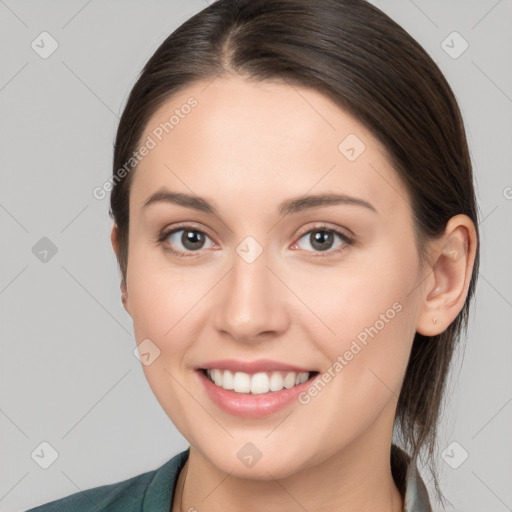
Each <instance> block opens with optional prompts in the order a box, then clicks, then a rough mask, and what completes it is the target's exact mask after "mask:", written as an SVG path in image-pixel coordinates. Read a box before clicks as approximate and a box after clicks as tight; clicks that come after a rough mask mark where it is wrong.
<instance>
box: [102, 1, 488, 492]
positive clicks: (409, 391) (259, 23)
mask: <svg viewBox="0 0 512 512" xmlns="http://www.w3.org/2000/svg"><path fill="white" fill-rule="evenodd" d="M226 73H236V74H238V75H239V76H242V77H243V78H245V79H247V80H254V81H264V80H282V81H285V82H286V83H289V84H294V85H298V86H303V87H312V88H315V89H316V90H318V91H320V92H322V93H323V94H325V95H326V96H328V97H329V98H330V99H331V100H333V101H334V102H335V103H336V104H338V105H339V106H340V107H341V108H342V109H344V110H345V111H347V112H348V113H349V114H351V115H353V116H354V117H355V118H356V119H358V120H359V121H360V122H361V123H362V124H364V125H365V126H366V127H367V128H368V129H369V130H370V131H371V133H372V134H373V135H374V136H375V137H376V138H377V139H378V140H379V141H380V142H381V143H382V144H383V145H384V147H385V148H386V149H387V151H388V155H389V159H390V162H391V164H392V165H393V167H394V168H395V170H396V172H397V173H398V175H399V176H400V178H401V179H402V181H403V183H404V184H405V186H406V188H407V190H408V192H409V200H410V203H411V207H412V210H413V217H414V225H415V232H416V237H417V246H418V252H419V255H420V257H421V259H422V261H424V256H425V248H426V244H427V242H428V241H429V240H430V239H433V238H436V237H438V236H440V235H442V234H443V232H444V229H445V226H446V223H447V221H448V220H449V219H450V218H451V217H452V216H454V215H457V214H460V213H462V214H466V215H467V216H469V217H470V218H471V220H472V221H473V223H474V225H475V230H476V236H477V239H478V238H479V237H478V220H477V205H476V200H475V193H474V189H473V176H472V166H471V160H470V155H469V150H468V145H467V140H466V135H465V130H464V124H463V119H462V116H461V113H460V110H459V107H458V105H457V101H456V99H455V96H454V93H453V92H452V89H451V88H450V86H449V84H448V83H447V81H446V79H445V78H444V76H443V74H442V73H441V71H440V70H439V68H438V67H437V66H436V64H435V63H434V61H433V60H432V59H431V58H430V57H429V55H428V54H427V52H426V51H425V50H424V49H423V48H422V47H421V46H420V45H419V43H417V42H416V41H415V40H414V39H413V38H412V37H411V36H410V35H409V34H408V33H407V32H406V31H405V30H404V29H403V28H402V27H401V26H400V25H398V24H397V23H396V22H395V21H393V20H392V19H391V18H389V17H388V16H387V15H386V14H385V13H383V12H382V11H380V10H379V9H378V8H376V7H374V6H373V5H371V4H369V3H367V2H366V1H365V0H315V1H314V2H313V1H311V0H218V1H216V2H215V3H213V4H212V5H210V6H208V7H206V8H205V9H203V10H202V11H200V12H199V13H197V14H196V15H194V16H193V17H191V18H190V19H188V20H187V21H186V22H185V23H183V24H182V25H181V26H179V27H178V28H177V29H176V30H175V31H174V32H173V33H172V34H171V35H169V36H168V37H167V39H165V41H164V42H163V43H162V44H161V45H160V47H159V48H158V49H157V50H156V52H155V53H154V54H153V56H152V57H151V58H150V59H149V61H148V62H147V63H146V65H145V66H144V68H143V70H142V72H141V74H140V76H139V78H138V80H137V82H136V83H135V85H134V87H133V89H132V91H131V93H130V95H129V98H128V101H127V103H126V106H125V108H124V111H123V114H122V117H121V120H120V123H119V128H118V131H117V136H116V140H115V149H114V162H113V164H114V165H113V168H114V174H115V173H116V170H118V169H120V168H121V167H122V166H123V165H124V164H125V163H126V162H127V161H128V160H129V159H130V157H131V155H132V154H133V152H134V151H135V149H136V148H137V147H138V145H139V143H140V139H141V137H142V134H143V131H144V129H145V127H146V125H147V123H148V120H149V119H150V118H151V116H152V115H153V114H154V113H155V111H156V110H157V109H158V108H159V106H161V105H162V103H164V102H165V101H167V100H168V99H169V98H170V97H171V96H172V95H173V94H175V93H177V92H178V91H180V90H181V89H184V88H186V87H187V86H188V85H191V84H193V83H194V82H198V81H204V80H207V79H214V78H215V77H216V76H222V75H223V74H226ZM133 172H134V171H132V172H130V173H128V174H127V176H126V177H125V178H124V179H123V180H121V181H120V182H119V183H118V184H116V185H115V186H114V187H113V190H112V193H111V210H110V215H111V216H112V217H113V219H114V221H115V223H116V224H117V226H118V230H119V243H120V255H119V265H120V269H121V272H122V277H123V279H125V278H126V270H127V263H128V223H129V191H130V183H131V179H132V177H133ZM478 266H479V244H477V249H476V255H475V262H474V267H473V274H472V276H471V282H470V285H469V290H468V295H467V298H466V301H465V304H464V307H463V308H462V310H461V311H460V313H459V315H458V316H457V318H456V319H455V320H454V321H453V322H452V324H451V325H450V326H449V327H448V328H447V329H446V330H445V331H444V332H443V333H441V334H439V335H437V336H432V337H427V336H423V335H420V334H418V333H416V336H415V339H414V342H413V345H412V351H411V355H410V360H409V364H408V367H407V371H406V375H405V379H404V382H403V386H402V389H401V393H400V396H399V399H398V406H397V412H396V418H395V427H396V429H395V431H398V433H399V435H400V437H401V442H402V443H403V445H404V448H405V449H406V450H407V451H409V453H411V455H412V457H413V459H414V460H415V461H416V458H417V457H418V456H419V455H420V451H423V448H428V460H429V467H430V469H431V472H432V476H433V481H434V485H435V489H436V492H437V495H438V497H442V494H441V492H440V489H439V484H438V478H437V474H436V470H435V466H434V462H433V461H434V448H435V440H436V435H437V424H438V420H439V415H440V411H441V405H442V398H443V392H444V389H445V381H446V377H447V373H448V370H449V368H450V361H451V359H452V355H453V353H454V349H455V347H456V345H457V342H458V341H459V339H460V336H461V332H462V329H463V327H464V328H465V330H466V332H467V321H468V313H469V306H470V301H471V298H472V296H473V294H474V290H475V285H476V278H477V274H478Z"/></svg>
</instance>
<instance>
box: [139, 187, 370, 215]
mask: <svg viewBox="0 0 512 512" xmlns="http://www.w3.org/2000/svg"><path fill="white" fill-rule="evenodd" d="M155 203H171V204H177V205H179V206H184V207H186V208H192V209H194V210H198V211H201V212H205V213H209V214H212V215H218V212H217V210H216V208H215V207H214V206H213V204H211V203H210V202H209V201H208V200H206V199H205V198H203V197H199V196H194V195H189V194H184V193H181V192H171V191H170V190H167V189H161V190H158V191H157V192H155V193H154V194H152V195H151V196H149V197H148V198H147V199H146V201H144V204H143V206H142V207H143V208H147V207H148V206H150V205H152V204H155ZM340 204H341V205H354V206H362V207H364V208H367V209H369V210H371V211H373V212H375V213H378V212H377V210H376V209H375V207H374V206H373V205H372V204H371V203H369V202H368V201H365V200H364V199H359V198H357V197H352V196H348V195H345V194H317V195H308V196H304V197H299V198H292V199H288V200H286V201H284V202H282V203H281V204H280V205H279V209H278V212H279V214H280V215H288V214H291V213H297V212H301V211H304V210H310V209H314V208H321V207H323V206H332V205H340Z"/></svg>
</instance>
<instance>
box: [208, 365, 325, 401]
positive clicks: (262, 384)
mask: <svg viewBox="0 0 512 512" xmlns="http://www.w3.org/2000/svg"><path fill="white" fill-rule="evenodd" d="M198 371H200V372H201V373H202V374H203V375H204V376H205V377H206V378H207V379H208V380H209V381H210V382H212V383H213V384H215V385H216V386H217V387H219V388H223V389H225V390H227V391H232V392H235V393H240V394H245V395H263V394H272V393H277V392H279V391H281V390H282V389H291V388H294V387H295V386H300V385H301V384H303V383H305V382H307V381H309V380H313V379H314V378H315V377H316V376H317V375H318V374H319V372H318V371H310V372H295V371H283V370H279V371H269V372H256V373H246V372H242V371H231V370H224V369H220V368H199V370H198Z"/></svg>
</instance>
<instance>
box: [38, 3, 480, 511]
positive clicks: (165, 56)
mask: <svg viewBox="0 0 512 512" xmlns="http://www.w3.org/2000/svg"><path fill="white" fill-rule="evenodd" d="M472 180H473V178H472V169H471V162H470V157H469V151H468V147H467V142H466V137H465V132H464V126H463V121H462V118H461V114H460V111H459V108H458V106H457V102H456V99H455V97H454V95H453V93H452V91H451V89H450V87H449V85H448V84H447V82H446V80H445V79H444V77H443V75H442V74H441V72H440V71H439V69H438V68H437V66H436V65H435V63H434V62H433V61H432V59H431V58H430V57H429V56H428V55H427V53H426V52H425V51H424V50H423V49H422V48H421V46H420V45H419V44H418V43H417V42H415V41H414V39H412V38H411V37H410V36H409V35H408V34H407V33H406V32H405V31H404V30H403V29H402V28H401V27H400V26H398V25H397V24H396V23H395V22H394V21H393V20H391V19H390V18H389V17H388V16H386V15H385V14H384V13H382V12H381V11H380V10H379V9H377V8H376V7H374V6H372V5H371V4H368V3H367V2H365V1H363V0H317V1H316V2H309V1H308V0H277V1H276V0H271V1H270V0H238V1H236V0H220V1H218V2H215V3H214V4H212V5H210V6H209V7H207V8H205V9H204V10H203V11H201V12H200V13H198V14H197V15H195V16H193V17H192V18H191V19H189V20H188V21H187V22H185V23H184V24H183V25H181V26H180V27H179V28H178V29H177V30H175V31H174V32H173V33H172V34H171V35H170V36H169V37H168V38H167V39H166V40H165V41H164V42H163V43H162V45H161V46H160V47H159V48H158V49H157V51H156V52H155V54H154V55H153V56H152V57H151V59H150V60H149V61H148V63H147V64H146V66H145V67H144V69H143V72H142V74H141V76H140V77H139V79H138V81H137V83H136V84H135V86H134V88H133V90H132V92H131V94H130V96H129V99H128V101H127V104H126V106H125V109H124V112H123V115H122V117H121V120H120V124H119V128H118V132H117V137H116V142H115V154H114V169H113V175H112V180H111V184H110V186H111V189H112V193H111V215H112V218H113V220H114V226H113V229H112V245H113V249H114V251H115V253H116V256H117V258H118V262H119V265H120V269H121V274H122V282H121V290H122V300H123V304H124V306H125V309H126V310H127V312H128V313H129V314H130V315H131V317H132V319H133V324H134V330H135V336H136V342H137V345H138V347H139V354H140V358H141V361H142V362H143V370H144V372H145V375H146V377H147V379H148V382H149V385H150V386H151V388H152V390H153V392H154V393H155V396H156V398H157V399H158V401H159V403H160V404H161V406H162V407H163V409H164V411H165V412H166V413H167V415H168V416H169V418H170V419H171V420H172V422H173V423H174V424H175V425H176V427H177V428H178V429H179V431H180V432H181V433H182V434H183V436H184V437H185V438H186V439H187V441H188V442H189V444H190V446H189V448H188V449H187V450H185V451H184V452H181V453H179V454H178V455H176V456H174V457H173V458H171V459H170V460H169V461H168V462H167V463H166V464H164V465H163V466H162V467H160V468H158V469H155V470H154V471H151V472H148V473H144V474H141V475H137V476H135V477H133V478H131V479H129V480H125V481H123V482H119V483H115V484H111V485H108V486H102V487H97V488H94V489H89V490H87V491H85V492H82V493H77V494H74V495H71V496H68V497H66V498H63V499H61V500H58V501H56V502H52V503H51V504H47V505H44V506H42V507H38V508H36V509H32V510H36V511H44V510H55V511H57V510H92V509H94V510H109V511H111V510H123V511H127V510H147V511H150V510H151V511H170V512H181V511H186V510H187V511H192V510H198V511H202V510H205V511H206V510H207V511H209V512H210V511H212V512H216V511H220V510H223V511H232V510H241V509H242V508H243V509H244V510H266V511H273V510H308V511H310V512H312V511H317V510H366V511H371V510H375V511H377V510H378V511H380V512H382V511H392V512H398V511H404V510H405V511H409V512H412V511H416V512H417V511H429V510H432V508H431V504H430V499H429V496H428V493H427V491H426V487H425V484H424V482H423V480H422V478H421V476H420V475H419V473H418V471H417V465H416V463H417V461H418V460H420V456H421V455H422V454H425V452H426V458H427V462H430V464H431V466H432V471H433V478H434V485H435V488H436V491H437V494H438V497H442V495H441V492H440V489H439V485H438V482H437V477H436V474H435V470H434V468H433V463H432V455H433V451H434V447H435V440H436V425H437V422H438V417H439V412H440V407H441V403H442V396H443V390H444V386H445V380H446V376H447V372H448V368H449V364H450V360H451V357H452V353H453V351H454V348H455V346H456V343H457V341H458V340H459V338H460V334H461V331H462V328H463V327H464V326H465V325H467V315H468V308H469V305H470V300H471V298H472V296H473V294H474V289H475V284H476V276H477V273H478V263H479V247H478V219H477V207H476V201H475V196H474V190H473V181H472ZM322 245H325V247H322ZM394 434H395V435H396V438H395V439H396V443H393V435H394Z"/></svg>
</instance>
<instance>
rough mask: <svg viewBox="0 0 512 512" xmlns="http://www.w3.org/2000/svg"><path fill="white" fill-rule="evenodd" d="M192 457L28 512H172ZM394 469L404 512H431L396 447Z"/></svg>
mask: <svg viewBox="0 0 512 512" xmlns="http://www.w3.org/2000/svg"><path fill="white" fill-rule="evenodd" d="M189 453H190V447H189V448H187V449H186V450H185V451H183V452H180V453H178V455H175V456H174V457H173V458H172V459H170V460H168V461H167V462H166V463H165V464H163V465H162V466H160V467H159V468H157V469H154V470H152V471H148V472H146V473H142V474H140V475H136V476H134V477H132V478H129V479H127V480H123V481H122V482H117V483H114V484H109V485H102V486H100V487H93V488H92V489H87V490H85V491H82V492H78V493H75V494H71V495H70V496H66V497H65V498H61V499H59V500H56V501H52V502H50V503H46V504H45V505H41V506H39V507H36V508H31V509H30V510H29V511H27V512H170V510H171V504H172V502H173V500H174V491H175V488H176V483H177V481H178V476H179V474H180V471H181V469H182V468H183V466H184V465H185V463H186V462H187V459H188V456H189ZM391 468H392V472H393V478H394V479H395V482H396V484H397V487H398V489H399V490H400V492H401V493H402V496H405V506H404V512H432V507H431V505H430V501H429V498H428V494H427V490H426V487H425V484H424V483H423V480H422V479H421V477H420V475H419V473H418V471H417V468H416V466H415V465H414V464H410V463H409V458H408V456H407V454H406V453H405V452H404V451H403V450H401V449H400V448H398V447H397V446H395V445H393V446H392V450H391Z"/></svg>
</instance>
